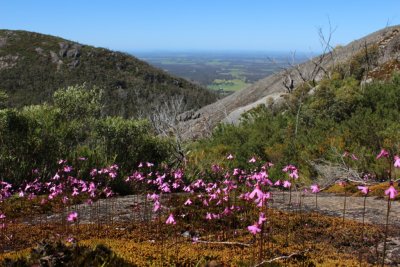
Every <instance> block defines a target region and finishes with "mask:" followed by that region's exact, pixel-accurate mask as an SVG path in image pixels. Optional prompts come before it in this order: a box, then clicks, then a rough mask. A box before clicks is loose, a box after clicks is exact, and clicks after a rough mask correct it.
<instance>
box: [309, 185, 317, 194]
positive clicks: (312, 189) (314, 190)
mask: <svg viewBox="0 0 400 267" xmlns="http://www.w3.org/2000/svg"><path fill="white" fill-rule="evenodd" d="M310 189H311V192H313V193H318V192H319V187H318V185H317V184H314V185H312V186H310Z"/></svg>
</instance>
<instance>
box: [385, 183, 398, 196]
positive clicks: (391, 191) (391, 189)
mask: <svg viewBox="0 0 400 267" xmlns="http://www.w3.org/2000/svg"><path fill="white" fill-rule="evenodd" d="M397 194H398V193H397V190H396V189H395V188H394V187H393V185H391V186H390V187H389V188H388V189H386V190H385V195H387V196H389V198H390V199H394V198H395V197H396V196H397Z"/></svg>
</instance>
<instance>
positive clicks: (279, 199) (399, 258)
mask: <svg viewBox="0 0 400 267" xmlns="http://www.w3.org/2000/svg"><path fill="white" fill-rule="evenodd" d="M272 194H273V201H271V202H270V207H272V208H276V209H281V210H286V211H292V212H296V211H299V210H300V208H301V209H302V210H303V211H304V210H305V211H318V212H320V213H322V214H325V215H329V216H336V217H343V211H344V200H345V197H344V196H338V195H334V194H329V193H319V194H318V197H317V199H316V197H315V194H303V193H301V192H292V194H291V198H290V196H289V193H288V192H285V193H283V192H273V193H272ZM165 197H166V196H165ZM165 197H164V201H165ZM289 199H290V200H291V204H289ZM316 200H317V203H316ZM162 202H163V201H162ZM365 203H366V205H365V218H364V219H365V223H366V224H374V225H380V226H382V227H384V225H385V223H386V214H387V203H388V202H387V200H386V199H379V198H376V197H367V198H366V199H365ZM152 209H153V204H152V202H151V201H148V200H147V199H146V198H145V196H143V195H129V196H124V197H116V198H111V199H107V200H106V199H101V200H98V201H96V202H94V203H93V204H91V205H88V204H80V205H76V206H72V207H70V208H69V209H68V210H65V211H64V212H62V213H57V214H49V215H43V216H40V217H36V218H34V219H32V218H31V219H29V221H28V220H27V221H26V223H32V224H36V223H44V222H45V223H48V222H63V221H65V218H66V216H67V214H68V213H69V212H70V211H72V210H74V211H77V212H78V214H79V223H81V224H99V223H100V224H109V223H110V222H111V223H113V222H125V223H126V222H131V223H135V222H137V221H142V222H143V221H147V220H150V219H151V218H152V217H153V216H156V214H154V212H152ZM363 210H364V197H346V211H345V219H346V220H355V221H358V222H362V219H363V216H362V214H363ZM399 226H400V203H399V202H398V201H396V202H391V208H390V216H389V227H390V229H391V233H390V236H389V237H388V241H387V263H388V264H389V265H390V266H400V265H397V264H400V227H399ZM382 248H383V242H382V243H380V244H379V245H378V246H377V249H378V250H382Z"/></svg>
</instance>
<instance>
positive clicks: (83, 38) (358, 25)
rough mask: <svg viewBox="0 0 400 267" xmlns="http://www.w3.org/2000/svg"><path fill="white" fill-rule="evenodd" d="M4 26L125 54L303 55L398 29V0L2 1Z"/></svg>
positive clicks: (1, 22)
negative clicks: (328, 36)
mask: <svg viewBox="0 0 400 267" xmlns="http://www.w3.org/2000/svg"><path fill="white" fill-rule="evenodd" d="M0 5H1V7H0V28H2V29H22V30H29V31H35V32H40V33H46V34H52V35H57V36H60V37H63V38H66V39H71V40H74V41H78V42H80V43H84V44H90V45H94V46H101V47H106V48H110V49H115V50H122V51H132V52H135V51H138V52H141V51H152V50H169V51H188V50H203V51H204V50H216V51H233V50H242V51H261V50H264V51H265V50H266V51H303V52H310V51H311V52H315V51H318V49H319V48H320V45H319V41H318V35H317V28H318V27H322V28H323V29H324V30H325V31H328V29H329V27H328V25H329V24H328V21H329V20H328V17H329V19H330V21H331V24H332V26H334V27H336V31H335V33H334V34H333V42H334V44H346V43H348V42H350V41H352V40H354V39H357V38H360V37H362V36H364V35H366V34H368V33H371V32H373V31H376V30H378V29H381V28H383V27H385V26H386V24H387V23H389V25H396V24H400V14H399V10H400V1H399V0H375V1H370V0H358V1H357V0H346V1H343V0H334V1H324V0H318V1H317V0H303V1H300V0H298V1H295V0H280V1H278V0H141V1H139V0H126V1H123V0H113V1H105V0H96V1H95V0H92V1H91V0H68V1H58V0H0Z"/></svg>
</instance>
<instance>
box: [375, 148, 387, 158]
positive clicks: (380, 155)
mask: <svg viewBox="0 0 400 267" xmlns="http://www.w3.org/2000/svg"><path fill="white" fill-rule="evenodd" d="M387 157H389V152H387V151H386V150H385V149H384V148H382V149H381V152H379V154H378V156H376V158H377V159H380V158H387Z"/></svg>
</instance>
